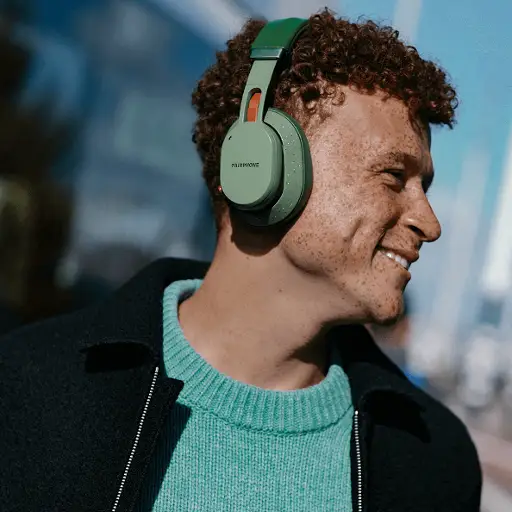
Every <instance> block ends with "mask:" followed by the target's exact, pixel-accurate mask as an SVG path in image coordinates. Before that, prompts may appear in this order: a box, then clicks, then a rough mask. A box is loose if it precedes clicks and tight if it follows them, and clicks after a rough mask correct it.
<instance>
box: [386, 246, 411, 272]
mask: <svg viewBox="0 0 512 512" xmlns="http://www.w3.org/2000/svg"><path fill="white" fill-rule="evenodd" d="M379 252H381V253H382V254H384V256H386V257H387V258H389V259H390V260H393V261H395V262H396V263H398V264H399V265H400V266H402V267H403V268H405V270H409V267H410V266H411V262H410V261H407V260H406V259H405V258H404V257H403V256H400V255H399V254H396V253H395V252H393V251H389V250H387V249H379Z"/></svg>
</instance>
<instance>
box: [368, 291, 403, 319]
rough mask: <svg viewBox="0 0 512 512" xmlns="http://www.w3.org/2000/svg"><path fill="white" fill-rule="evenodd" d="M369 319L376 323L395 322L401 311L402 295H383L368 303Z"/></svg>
mask: <svg viewBox="0 0 512 512" xmlns="http://www.w3.org/2000/svg"><path fill="white" fill-rule="evenodd" d="M369 306H370V307H369V308H368V309H369V311H370V316H371V320H370V322H371V323H373V324H377V325H382V326H387V325H393V324H394V323H396V322H397V321H398V320H399V319H400V317H401V316H402V313H403V307H404V303H403V296H402V295H401V294H400V297H389V296H388V297H385V298H383V299H382V300H378V301H375V302H373V303H372V304H370V305H369Z"/></svg>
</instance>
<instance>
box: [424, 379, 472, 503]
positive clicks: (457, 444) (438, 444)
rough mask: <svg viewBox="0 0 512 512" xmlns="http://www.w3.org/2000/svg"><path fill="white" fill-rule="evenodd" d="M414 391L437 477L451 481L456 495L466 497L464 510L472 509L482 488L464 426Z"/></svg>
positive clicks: (453, 415) (438, 404) (470, 443)
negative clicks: (465, 508) (421, 408)
mask: <svg viewBox="0 0 512 512" xmlns="http://www.w3.org/2000/svg"><path fill="white" fill-rule="evenodd" d="M415 389H416V394H417V397H418V398H417V399H418V402H419V403H420V404H421V405H422V407H423V414H422V415H423V417H424V419H425V422H426V425H427V429H428V433H429V440H430V444H431V448H432V452H431V453H432V456H433V458H434V459H436V464H437V467H438V468H440V469H441V468H442V469H443V471H442V472H441V475H444V477H445V478H446V479H447V480H450V481H451V482H452V485H453V486H455V487H456V488H457V489H458V491H459V493H460V494H459V495H460V497H461V498H462V497H463V496H464V497H466V499H465V502H467V503H468V508H467V510H476V504H477V502H478V503H479V500H480V493H481V488H482V470H481V465H480V460H479V457H478V452H477V449H476V446H475V443H474V441H473V439H472V437H471V434H470V432H469V430H468V428H467V426H466V425H465V424H464V423H463V421H462V420H461V419H460V418H459V417H458V416H457V415H456V414H455V413H454V412H453V411H451V410H450V409H449V408H448V407H447V406H446V405H444V404H442V403H441V402H439V401H438V400H436V399H435V398H433V397H431V396H430V395H428V394H427V393H425V392H424V391H422V390H420V389H417V388H415Z"/></svg>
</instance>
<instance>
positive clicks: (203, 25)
mask: <svg viewBox="0 0 512 512" xmlns="http://www.w3.org/2000/svg"><path fill="white" fill-rule="evenodd" d="M151 3H153V4H155V5H156V6H158V7H160V8H161V9H162V10H163V11H164V12H168V13H170V14H172V16H173V17H175V18H176V19H178V20H179V21H181V22H182V23H184V24H185V25H187V26H188V27H189V28H190V29H192V31H193V32H195V33H196V34H198V35H201V36H203V37H205V39H207V40H208V41H209V42H210V43H211V44H213V45H214V46H220V45H224V43H225V42H226V41H227V40H228V39H230V38H231V37H232V36H234V35H235V34H236V33H237V32H239V31H240V29H241V28H242V26H243V25H244V23H245V21H246V20H247V18H248V17H249V13H247V12H245V11H244V10H242V9H241V8H240V7H238V6H237V5H236V4H234V3H233V2H228V1H225V0H207V1H204V0H187V1H186V2H183V0H151Z"/></svg>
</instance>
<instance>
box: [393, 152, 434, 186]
mask: <svg viewBox="0 0 512 512" xmlns="http://www.w3.org/2000/svg"><path fill="white" fill-rule="evenodd" d="M384 157H385V158H388V159H390V160H393V161H395V162H401V163H403V164H404V165H405V166H406V167H409V168H413V169H415V170H416V171H417V172H418V173H421V174H422V180H421V181H422V183H423V189H424V190H425V191H427V190H428V189H429V188H430V186H431V185H432V182H433V181H434V174H435V172H434V169H433V167H430V168H429V169H424V168H422V164H421V162H420V160H419V159H418V157H416V156H415V155H413V154H412V153H407V152H405V151H390V152H389V153H386V154H385V155H384Z"/></svg>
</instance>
